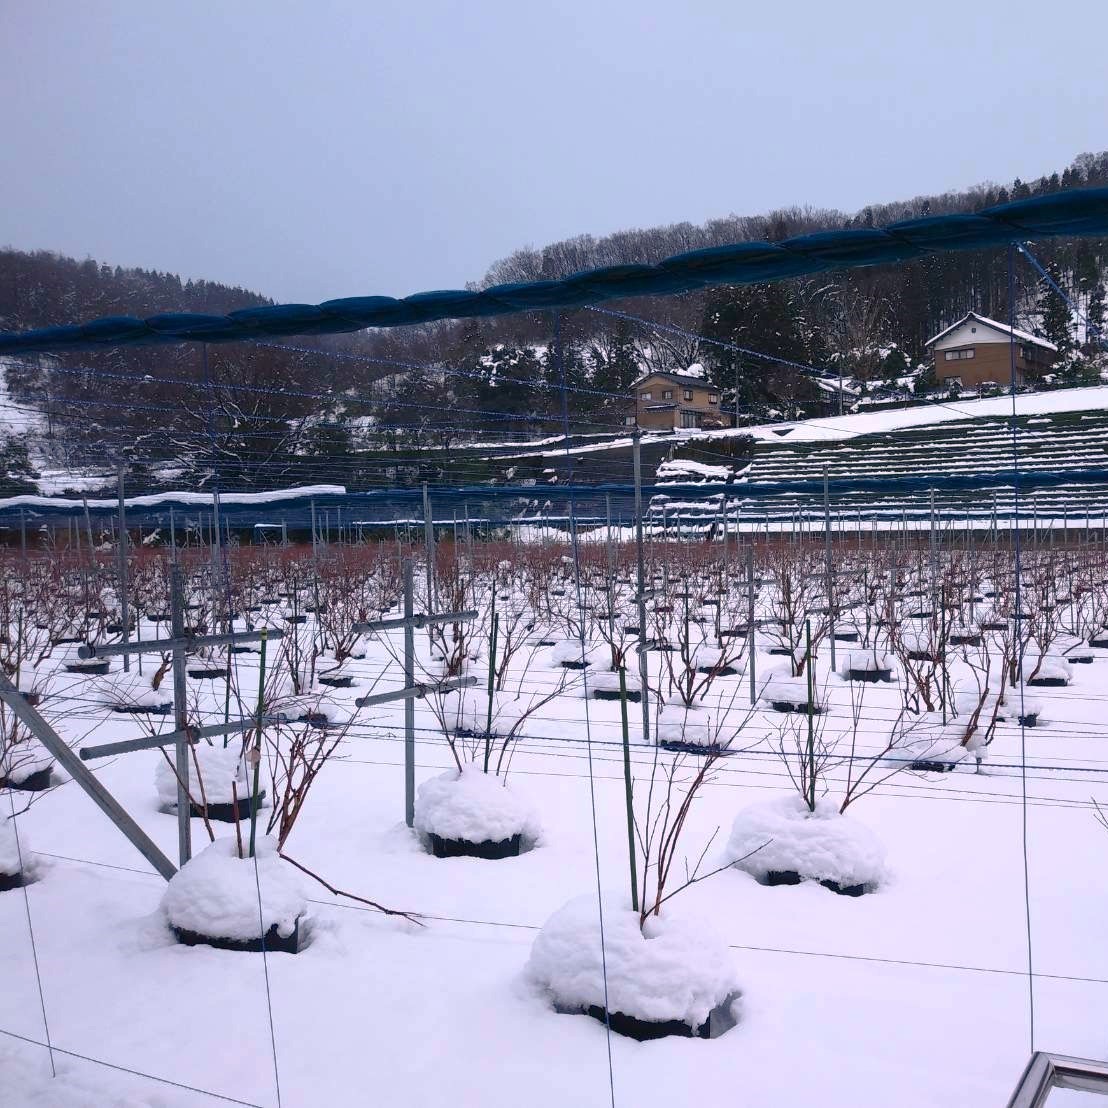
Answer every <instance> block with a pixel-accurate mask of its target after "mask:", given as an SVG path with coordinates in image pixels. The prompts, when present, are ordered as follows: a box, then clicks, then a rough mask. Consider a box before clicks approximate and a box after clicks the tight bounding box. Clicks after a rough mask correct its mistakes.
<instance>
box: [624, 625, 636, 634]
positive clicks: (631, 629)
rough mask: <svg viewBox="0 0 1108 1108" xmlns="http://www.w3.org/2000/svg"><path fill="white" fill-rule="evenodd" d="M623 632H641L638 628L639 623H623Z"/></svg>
mask: <svg viewBox="0 0 1108 1108" xmlns="http://www.w3.org/2000/svg"><path fill="white" fill-rule="evenodd" d="M623 633H624V634H625V635H637V634H638V633H639V628H638V624H635V623H625V624H624V625H623Z"/></svg>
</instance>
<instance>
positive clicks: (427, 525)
mask: <svg viewBox="0 0 1108 1108" xmlns="http://www.w3.org/2000/svg"><path fill="white" fill-rule="evenodd" d="M423 546H424V555H425V557H426V559H427V611H428V612H433V611H434V610H435V596H434V587H435V523H434V520H433V519H432V518H431V494H430V492H429V491H428V489H427V482H426V481H424V482H423Z"/></svg>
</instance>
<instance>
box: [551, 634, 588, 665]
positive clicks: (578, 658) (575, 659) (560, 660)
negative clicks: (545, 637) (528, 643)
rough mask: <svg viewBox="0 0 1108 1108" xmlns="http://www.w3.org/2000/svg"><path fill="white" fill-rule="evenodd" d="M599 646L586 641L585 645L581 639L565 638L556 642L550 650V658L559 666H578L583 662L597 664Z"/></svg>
mask: <svg viewBox="0 0 1108 1108" xmlns="http://www.w3.org/2000/svg"><path fill="white" fill-rule="evenodd" d="M597 653H598V648H597V647H596V646H593V645H589V644H588V643H586V644H585V645H584V646H583V647H582V645H581V641H580V640H579V639H563V640H562V641H561V642H559V643H555V644H554V646H553V647H551V650H550V660H551V661H552V662H553V663H554V664H555V665H558V666H573V667H574V668H578V667H580V666H581V664H582V660H583V661H584V664H585V665H587V666H589V665H595V663H596V655H597Z"/></svg>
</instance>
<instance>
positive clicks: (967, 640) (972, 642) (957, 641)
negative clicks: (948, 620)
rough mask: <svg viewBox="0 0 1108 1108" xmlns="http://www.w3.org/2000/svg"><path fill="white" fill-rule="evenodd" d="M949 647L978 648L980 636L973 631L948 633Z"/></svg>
mask: <svg viewBox="0 0 1108 1108" xmlns="http://www.w3.org/2000/svg"><path fill="white" fill-rule="evenodd" d="M950 645H951V646H980V645H981V636H980V635H978V634H977V633H976V632H973V631H966V632H959V631H952V632H951V633H950Z"/></svg>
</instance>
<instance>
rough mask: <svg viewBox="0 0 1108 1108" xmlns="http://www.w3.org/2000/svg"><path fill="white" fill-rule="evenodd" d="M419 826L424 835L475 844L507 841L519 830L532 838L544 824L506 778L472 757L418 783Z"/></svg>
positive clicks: (416, 820)
mask: <svg viewBox="0 0 1108 1108" xmlns="http://www.w3.org/2000/svg"><path fill="white" fill-rule="evenodd" d="M415 828H416V830H417V831H420V832H422V833H423V834H425V835H438V836H440V837H441V838H444V839H463V840H465V841H466V842H471V843H484V842H494V843H498V842H503V840H504V839H510V838H511V837H512V836H513V835H521V836H522V837H523V840H524V841H525V842H530V843H533V842H534V841H535V840H536V839H537V838H538V836H539V831H540V826H539V822H538V818H537V816H536V815H535V812H534V810H533V809H532V808H531V805H530V804H529V803H528V802H527V801H526V800H525V799H524V798H523V797H521V796H520V795H519V794H518V793H517V792H515V791H513V790H512V789H509V788H508V786H507V785H506V784H505V783H504V781H503V780H502V779H501V778H500V777H497V776H496V775H495V774H492V773H485V772H484V770H483V769H482V768H481V766H480V765H479V764H478V763H477V762H470V763H469V764H468V765H466V767H465V768H464V769H463V770H462V771H461V772H460V773H459V772H458V770H456V769H451V770H447V772H446V773H443V774H440V775H439V776H438V777H432V778H431V779H430V780H429V781H424V782H423V784H422V785H420V786H419V791H418V792H417V793H416V802H415Z"/></svg>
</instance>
